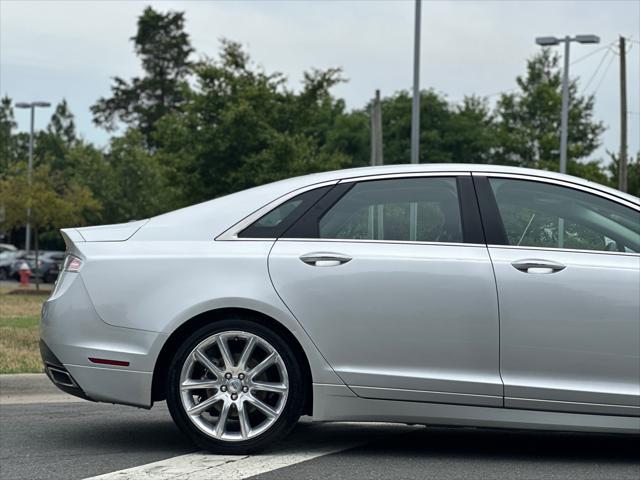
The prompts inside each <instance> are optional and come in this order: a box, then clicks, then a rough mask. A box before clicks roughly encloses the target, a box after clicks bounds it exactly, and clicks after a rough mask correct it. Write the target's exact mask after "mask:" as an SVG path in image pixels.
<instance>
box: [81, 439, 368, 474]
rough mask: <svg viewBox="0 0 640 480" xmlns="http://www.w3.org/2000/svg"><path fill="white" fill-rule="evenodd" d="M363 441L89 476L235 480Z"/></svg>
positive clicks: (203, 456) (199, 458)
mask: <svg viewBox="0 0 640 480" xmlns="http://www.w3.org/2000/svg"><path fill="white" fill-rule="evenodd" d="M364 443H365V442H362V441H360V442H351V443H344V444H340V445H334V446H332V447H325V448H318V449H314V450H306V451H291V450H289V451H280V452H277V453H267V454H262V455H246V456H237V455H213V454H207V453H191V454H188V455H181V456H179V457H174V458H169V459H167V460H161V461H159V462H154V463H149V464H147V465H141V466H139V467H133V468H127V469H125V470H120V471H117V472H112V473H106V474H104V475H98V476H97V477H91V480H134V479H135V480H186V479H189V480H205V479H206V480H209V479H212V478H224V479H225V480H235V479H242V478H248V477H252V476H253V475H258V474H260V473H265V472H270V471H271V470H276V469H278V468H282V467H287V466H289V465H295V464H296V463H300V462H305V461H307V460H312V459H314V458H317V457H321V456H323V455H329V454H331V453H336V452H340V451H342V450H346V449H349V448H354V447H357V446H359V445H362V444H364Z"/></svg>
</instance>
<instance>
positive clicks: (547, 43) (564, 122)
mask: <svg viewBox="0 0 640 480" xmlns="http://www.w3.org/2000/svg"><path fill="white" fill-rule="evenodd" d="M571 42H578V43H600V37H598V36H597V35H576V36H575V37H571V36H569V35H567V36H566V37H564V38H558V37H538V38H536V43H537V44H538V45H540V46H541V47H553V46H556V45H560V44H561V43H564V71H563V72H562V115H561V117H560V173H567V137H568V134H569V45H570V44H571Z"/></svg>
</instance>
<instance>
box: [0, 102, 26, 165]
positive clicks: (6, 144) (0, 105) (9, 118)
mask: <svg viewBox="0 0 640 480" xmlns="http://www.w3.org/2000/svg"><path fill="white" fill-rule="evenodd" d="M12 103H13V102H12V100H11V98H9V97H8V96H6V95H5V96H4V97H3V98H2V100H0V176H2V174H4V173H6V172H7V171H8V170H9V168H10V166H11V165H13V164H15V163H16V162H17V161H19V160H24V159H26V155H27V152H28V145H29V135H28V134H25V133H14V130H15V129H16V128H17V126H18V124H17V123H16V121H15V116H14V112H13V105H12Z"/></svg>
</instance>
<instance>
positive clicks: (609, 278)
mask: <svg viewBox="0 0 640 480" xmlns="http://www.w3.org/2000/svg"><path fill="white" fill-rule="evenodd" d="M62 235H63V237H64V240H65V243H66V245H67V251H68V253H69V256H68V257H67V260H66V261H65V266H64V271H63V273H62V274H61V277H60V279H59V280H58V282H57V284H56V288H55V291H54V292H53V294H52V296H51V297H50V298H49V299H48V300H47V301H46V302H45V304H44V306H43V309H42V320H41V330H40V331H41V344H40V345H41V352H42V358H43V360H44V363H45V370H46V372H47V374H48V375H49V377H50V378H51V379H52V381H53V382H54V383H55V384H56V385H58V386H59V387H60V388H61V389H63V390H65V391H67V392H69V393H72V394H74V395H77V396H80V397H83V398H88V399H91V400H95V401H103V402H110V403H122V404H127V405H134V406H139V407H145V408H150V407H151V406H152V405H153V403H154V402H156V401H160V400H164V399H166V401H167V405H168V407H169V411H170V413H171V415H172V416H173V419H174V420H175V422H176V423H177V425H178V426H179V427H180V428H181V429H182V430H183V431H184V432H185V433H186V434H188V435H189V436H190V437H191V438H192V439H193V440H194V441H195V442H196V443H197V444H198V445H200V446H201V447H204V448H209V449H211V450H213V451H216V452H223V453H227V454H229V453H233V454H238V453H245V452H250V451H254V450H256V449H260V448H263V447H265V446H268V445H271V444H272V443H273V442H274V441H275V440H277V439H279V438H282V437H283V436H284V435H286V434H287V433H288V432H289V431H290V430H291V429H292V428H293V426H294V425H295V423H296V422H297V420H298V418H299V417H300V415H311V416H312V419H313V420H314V421H374V422H404V423H423V424H427V425H457V426H476V427H509V428H518V429H520V428H529V429H550V430H570V431H600V432H618V433H635V434H638V433H640V297H639V295H638V292H640V200H639V199H638V198H636V197H633V196H631V195H627V194H624V193H622V192H620V191H617V190H613V189H611V188H607V187H604V186H602V185H598V184H595V183H592V182H588V181H585V180H582V179H579V178H575V177H571V176H568V175H560V174H557V173H552V172H545V171H540V170H528V169H519V168H514V167H503V166H496V165H456V164H444V165H436V164H423V165H389V166H382V167H372V168H364V169H354V170H344V171H337V172H326V173H320V174H314V175H308V176H305V177H299V178H294V179H289V180H283V181H280V182H276V183H272V184H269V185H263V186H261V187H257V188H253V189H250V190H246V191H243V192H239V193H236V194H233V195H228V196H225V197H221V198H218V199H215V200H212V201H209V202H205V203H201V204H199V205H194V206H192V207H187V208H184V209H181V210H177V211H174V212H170V213H166V214H164V215H160V216H157V217H154V218H151V219H148V220H142V221H139V222H133V223H128V224H120V225H107V226H101V227H85V228H69V229H65V230H62ZM167 272H171V274H170V275H167Z"/></svg>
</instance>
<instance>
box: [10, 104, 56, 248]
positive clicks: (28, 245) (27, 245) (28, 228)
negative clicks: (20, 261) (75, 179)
mask: <svg viewBox="0 0 640 480" xmlns="http://www.w3.org/2000/svg"><path fill="white" fill-rule="evenodd" d="M50 106H51V104H50V103H48V102H29V103H27V102H19V103H16V108H28V109H30V110H31V128H30V130H29V162H28V165H27V183H28V185H29V187H31V171H32V170H33V140H34V124H35V116H36V107H44V108H46V107H50ZM30 218H31V206H30V205H28V206H27V225H26V229H25V241H24V249H25V250H26V251H27V252H28V251H29V250H31V222H29V219H30Z"/></svg>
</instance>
